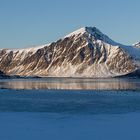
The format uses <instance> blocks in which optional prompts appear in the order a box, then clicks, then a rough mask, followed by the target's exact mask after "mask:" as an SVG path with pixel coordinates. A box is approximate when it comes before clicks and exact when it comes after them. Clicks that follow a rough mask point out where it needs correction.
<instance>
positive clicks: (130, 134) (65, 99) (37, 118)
mask: <svg viewBox="0 0 140 140" xmlns="http://www.w3.org/2000/svg"><path fill="white" fill-rule="evenodd" d="M139 85H140V80H139V79H110V80H109V79H96V80H95V79H82V80H81V79H74V80H73V79H53V78H51V79H49V80H45V79H23V80H22V79H13V80H8V79H7V80H0V87H1V89H0V140H9V139H11V140H38V139H41V140H46V139H47V140H59V139H60V140H91V139H93V140H132V139H135V140H139V139H140V133H139V129H140V119H139V118H140V89H139V88H140V86H139ZM96 87H97V88H96Z"/></svg>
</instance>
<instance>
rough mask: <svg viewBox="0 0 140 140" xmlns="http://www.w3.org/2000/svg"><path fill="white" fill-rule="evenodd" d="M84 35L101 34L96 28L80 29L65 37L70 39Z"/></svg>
mask: <svg viewBox="0 0 140 140" xmlns="http://www.w3.org/2000/svg"><path fill="white" fill-rule="evenodd" d="M84 33H88V34H91V35H95V33H96V34H102V33H101V32H100V31H99V30H98V29H97V28H96V27H82V28H80V29H78V30H76V31H74V32H72V33H70V34H68V35H66V36H65V37H71V36H74V35H76V36H77V35H83V34H84Z"/></svg>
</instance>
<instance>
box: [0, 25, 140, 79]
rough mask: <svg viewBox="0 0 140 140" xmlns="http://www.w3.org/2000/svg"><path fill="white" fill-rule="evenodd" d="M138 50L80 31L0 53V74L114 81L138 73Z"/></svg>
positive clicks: (85, 29)
mask: <svg viewBox="0 0 140 140" xmlns="http://www.w3.org/2000/svg"><path fill="white" fill-rule="evenodd" d="M139 60H140V49H139V48H138V47H134V46H125V45H122V44H120V43H117V42H115V41H113V40H112V39H110V38H109V37H108V36H107V35H105V34H103V33H102V32H101V31H100V30H99V29H97V28H96V27H83V28H80V29H78V30H76V31H74V32H72V33H70V34H68V35H66V36H65V37H63V38H61V39H59V40H58V41H56V42H53V43H51V44H48V45H42V46H40V47H37V48H29V49H19V50H18V49H17V50H6V49H1V50H0V70H2V71H3V72H5V73H6V74H9V75H20V76H43V77H44V76H45V77H46V76H51V77H93V78H96V77H116V76H121V75H126V74H129V73H132V72H134V71H136V70H137V69H139V62H140V61H139Z"/></svg>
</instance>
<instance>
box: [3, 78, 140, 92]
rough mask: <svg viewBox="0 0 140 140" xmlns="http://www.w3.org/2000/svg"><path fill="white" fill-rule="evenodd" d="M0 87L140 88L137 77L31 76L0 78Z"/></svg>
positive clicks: (139, 80)
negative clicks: (28, 77) (31, 77)
mask: <svg viewBox="0 0 140 140" xmlns="http://www.w3.org/2000/svg"><path fill="white" fill-rule="evenodd" d="M0 88H1V89H2V88H6V89H69V90H72V89H75V90H78V89H79V90H80V89H85V90H130V89H131V90H136V89H140V79H137V78H130V79H128V78H110V79H88V78H86V79H84V78H33V79H5V80H0Z"/></svg>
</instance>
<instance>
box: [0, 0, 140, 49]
mask: <svg viewBox="0 0 140 140" xmlns="http://www.w3.org/2000/svg"><path fill="white" fill-rule="evenodd" d="M139 6H140V1H139V0H1V1H0V48H25V47H29V46H33V45H42V44H45V43H49V42H52V41H55V40H57V39H59V38H61V37H63V36H64V35H66V34H67V33H69V32H72V31H74V30H76V29H78V28H80V27H83V26H96V27H97V28H99V29H100V30H101V31H102V32H103V33H105V34H107V35H108V36H110V37H111V38H112V39H114V40H115V41H118V42H120V43H123V44H133V43H135V42H137V41H140V8H139Z"/></svg>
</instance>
